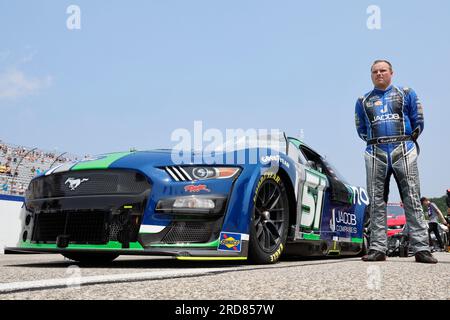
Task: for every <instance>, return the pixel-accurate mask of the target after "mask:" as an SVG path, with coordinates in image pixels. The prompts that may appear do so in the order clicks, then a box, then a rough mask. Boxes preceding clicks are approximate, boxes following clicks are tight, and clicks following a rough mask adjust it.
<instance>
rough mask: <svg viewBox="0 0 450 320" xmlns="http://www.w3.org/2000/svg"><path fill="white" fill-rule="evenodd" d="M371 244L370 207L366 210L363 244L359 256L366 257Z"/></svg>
mask: <svg viewBox="0 0 450 320" xmlns="http://www.w3.org/2000/svg"><path fill="white" fill-rule="evenodd" d="M369 244H370V214H369V206H367V207H366V209H365V210H364V220H363V242H362V246H361V252H360V253H359V256H365V255H367V254H368V253H369Z"/></svg>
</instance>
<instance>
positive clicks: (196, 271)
mask: <svg viewBox="0 0 450 320" xmlns="http://www.w3.org/2000/svg"><path fill="white" fill-rule="evenodd" d="M352 260H353V261H354V260H359V259H355V258H343V259H339V260H331V261H330V260H321V261H308V262H306V261H303V262H302V263H294V264H287V265H286V264H283V265H280V264H274V265H260V266H249V267H242V266H237V267H223V268H189V269H178V270H164V271H161V270H159V271H150V272H137V273H124V274H114V275H99V276H85V277H83V276H81V277H77V278H74V277H69V276H68V277H66V278H58V279H43V280H34V281H22V282H9V283H0V294H7V293H13V292H20V291H31V290H47V289H57V288H70V287H74V286H77V287H78V286H84V285H94V284H110V283H120V282H137V281H150V280H163V279H173V278H182V277H194V276H204V275H212V274H216V273H223V272H233V271H252V270H256V269H269V268H290V267H299V266H311V265H317V264H330V263H343V262H348V261H352ZM81 271H82V269H81Z"/></svg>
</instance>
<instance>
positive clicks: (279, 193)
mask: <svg viewBox="0 0 450 320" xmlns="http://www.w3.org/2000/svg"><path fill="white" fill-rule="evenodd" d="M253 203H254V206H253V212H252V219H251V226H250V243H249V253H248V256H249V261H250V262H251V263H255V264H269V263H276V262H277V261H278V260H279V259H280V256H281V254H282V253H283V250H284V246H285V244H286V238H287V234H288V226H289V201H288V196H287V191H286V188H285V186H284V183H283V180H282V179H281V178H280V176H278V175H277V174H272V173H271V174H264V175H262V176H261V178H260V180H259V182H258V185H257V187H256V190H255V194H254V197H253Z"/></svg>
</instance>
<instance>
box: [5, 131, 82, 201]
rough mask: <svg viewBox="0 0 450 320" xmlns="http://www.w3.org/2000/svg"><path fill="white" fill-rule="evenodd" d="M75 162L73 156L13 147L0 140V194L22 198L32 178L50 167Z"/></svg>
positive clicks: (76, 158)
mask: <svg viewBox="0 0 450 320" xmlns="http://www.w3.org/2000/svg"><path fill="white" fill-rule="evenodd" d="M76 160H78V157H77V156H75V155H71V154H67V153H56V152H49V151H45V150H42V149H39V148H28V147H23V146H15V145H12V144H8V143H5V142H3V141H1V140H0V194H7V195H19V196H23V195H25V190H26V189H27V188H28V184H29V183H30V180H31V179H32V178H33V177H35V176H37V175H39V174H41V173H43V172H44V171H46V170H48V169H50V167H52V166H55V165H58V164H61V163H65V162H70V161H76Z"/></svg>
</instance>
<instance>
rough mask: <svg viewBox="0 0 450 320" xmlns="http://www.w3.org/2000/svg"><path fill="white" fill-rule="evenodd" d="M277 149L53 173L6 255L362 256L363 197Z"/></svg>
mask: <svg viewBox="0 0 450 320" xmlns="http://www.w3.org/2000/svg"><path fill="white" fill-rule="evenodd" d="M261 139H262V138H261V137H258V141H259V142H260V141H261ZM264 139H266V140H267V137H265V138H264ZM276 141H277V142H278V143H277V146H274V145H270V146H269V147H264V148H263V147H260V144H257V145H256V147H255V145H252V146H251V147H239V146H237V145H233V146H232V148H230V147H229V146H230V145H227V148H222V149H220V148H219V149H218V150H216V152H215V153H211V154H210V155H208V156H202V155H201V154H199V153H198V152H197V153H196V152H192V151H189V154H187V155H188V157H187V160H186V153H185V154H184V158H185V161H183V162H180V161H179V159H178V156H179V155H180V154H181V153H180V151H179V150H178V151H175V150H153V151H131V152H122V153H112V154H107V155H102V156H99V157H97V158H94V159H89V160H84V161H80V162H77V163H70V164H63V165H60V166H57V167H54V168H52V169H50V170H48V171H47V172H46V173H44V174H42V175H41V176H38V177H36V178H34V179H33V180H32V181H31V182H30V185H29V188H28V190H27V193H26V197H25V201H24V205H23V208H22V212H21V221H22V231H21V234H20V240H19V243H18V245H17V247H14V248H6V249H5V252H6V253H18V252H46V253H60V254H62V255H64V256H65V257H67V258H70V259H73V260H76V261H80V262H107V261H112V260H114V259H115V258H116V257H118V256H119V255H169V256H174V257H176V258H177V259H180V260H247V259H248V260H249V261H250V262H252V263H257V264H263V263H275V262H277V261H278V260H279V258H280V256H281V254H294V255H308V256H312V255H315V256H326V255H357V254H360V253H362V252H363V251H364V250H365V248H366V242H365V235H364V225H365V221H366V220H367V216H366V214H365V213H366V211H367V210H366V206H367V204H368V197H367V194H366V191H365V190H364V189H363V188H360V187H355V186H352V185H350V184H348V183H347V182H346V181H345V180H344V179H343V178H342V177H341V176H340V175H339V174H338V173H337V171H336V170H335V169H334V168H333V167H332V166H331V165H330V164H329V163H328V162H327V161H326V160H325V159H324V158H323V157H322V156H320V155H319V154H318V153H317V152H315V151H314V150H313V149H312V148H310V147H309V146H307V145H306V144H304V143H303V142H302V141H300V140H297V139H295V138H287V137H286V135H285V134H282V135H280V136H279V137H277V138H276ZM218 159H222V160H223V159H225V161H217V160H218ZM239 159H240V160H242V161H238V160H239ZM230 163H232V164H230Z"/></svg>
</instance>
